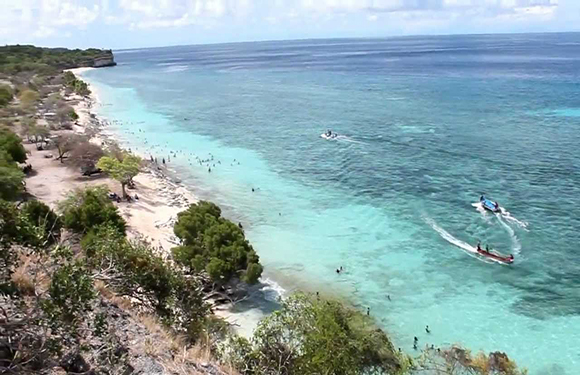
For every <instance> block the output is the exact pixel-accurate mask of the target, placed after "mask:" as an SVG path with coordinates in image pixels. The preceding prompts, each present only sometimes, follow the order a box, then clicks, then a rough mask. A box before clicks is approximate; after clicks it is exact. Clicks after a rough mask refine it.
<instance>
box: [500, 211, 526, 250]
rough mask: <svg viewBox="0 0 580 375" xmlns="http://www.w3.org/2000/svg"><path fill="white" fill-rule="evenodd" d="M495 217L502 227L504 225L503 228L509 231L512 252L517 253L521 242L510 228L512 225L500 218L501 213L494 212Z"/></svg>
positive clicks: (520, 247)
mask: <svg viewBox="0 0 580 375" xmlns="http://www.w3.org/2000/svg"><path fill="white" fill-rule="evenodd" d="M495 217H496V218H497V221H499V223H500V224H501V225H502V227H504V228H505V230H506V231H507V232H508V233H509V235H510V237H511V239H512V254H519V253H520V250H521V249H522V244H521V243H520V240H519V239H518V236H516V232H515V231H514V230H513V229H512V227H510V226H509V225H507V223H506V222H505V221H503V220H502V215H501V214H496V215H495Z"/></svg>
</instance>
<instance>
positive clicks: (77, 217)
mask: <svg viewBox="0 0 580 375" xmlns="http://www.w3.org/2000/svg"><path fill="white" fill-rule="evenodd" d="M107 194H108V190H107V188H106V187H105V186H98V187H92V188H87V189H85V190H75V191H74V192H72V193H71V194H69V196H68V197H67V198H66V199H65V200H64V201H63V202H61V204H60V205H59V209H60V210H61V212H62V214H63V217H64V225H65V227H67V228H69V229H71V230H73V231H75V232H78V233H87V232H89V231H90V230H91V229H93V228H96V227H98V226H100V225H107V226H110V227H112V228H114V229H115V230H116V231H117V232H119V233H120V234H122V235H125V228H126V223H125V220H123V218H122V217H121V216H120V215H119V213H118V211H117V208H116V207H115V205H113V203H112V202H111V201H110V200H109V198H108V196H107Z"/></svg>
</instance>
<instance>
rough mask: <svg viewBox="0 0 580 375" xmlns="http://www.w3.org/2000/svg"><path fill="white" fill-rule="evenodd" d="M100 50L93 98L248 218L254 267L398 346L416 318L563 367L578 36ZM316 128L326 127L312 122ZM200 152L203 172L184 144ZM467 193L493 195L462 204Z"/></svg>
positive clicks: (120, 130) (579, 165) (570, 316)
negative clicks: (333, 299) (338, 302)
mask: <svg viewBox="0 0 580 375" xmlns="http://www.w3.org/2000/svg"><path fill="white" fill-rule="evenodd" d="M115 59H116V60H117V62H118V63H119V65H118V66H117V67H115V68H112V69H99V70H93V71H90V72H87V73H86V74H85V77H86V78H87V80H89V81H90V82H91V83H93V85H94V86H95V88H96V89H97V91H98V95H99V97H100V100H101V102H102V106H101V107H100V108H99V109H98V113H100V114H101V115H103V116H105V117H107V118H108V119H109V120H111V121H112V122H113V125H112V130H113V131H115V132H116V133H117V134H118V136H119V137H121V138H122V139H123V140H124V142H126V144H127V145H128V146H131V147H132V148H133V149H136V150H138V151H139V152H141V153H143V154H144V155H148V154H149V153H151V154H153V155H155V156H158V157H161V156H164V155H167V154H168V153H169V150H173V151H177V152H178V156H177V158H174V159H173V160H172V164H171V165H172V168H174V169H176V170H177V171H178V172H179V173H180V175H181V176H182V178H183V180H184V182H185V183H187V184H189V185H190V186H192V187H193V188H194V190H195V191H196V192H197V193H198V195H199V196H200V197H202V198H206V199H212V200H215V201H217V202H218V203H220V204H221V205H222V206H223V207H224V208H225V210H226V212H227V213H228V215H230V216H232V217H234V218H235V219H236V220H241V221H243V222H244V223H245V227H246V228H247V233H248V236H249V238H250V240H251V241H252V242H253V243H254V244H255V247H256V249H257V250H258V253H259V255H260V256H261V258H262V261H263V263H264V264H265V265H266V276H267V277H269V278H273V279H274V280H276V281H278V282H280V283H281V284H282V285H283V286H284V287H286V288H288V289H291V288H296V287H298V288H304V287H309V288H312V289H313V290H314V289H317V290H318V289H320V290H326V291H329V292H333V293H336V294H339V295H341V296H344V297H346V298H348V299H350V300H351V301H352V302H353V303H354V304H356V305H357V306H360V308H361V309H366V306H370V307H371V312H372V314H373V316H375V317H376V318H377V320H378V321H379V322H380V324H381V325H383V326H384V327H385V328H386V329H387V330H389V331H390V332H391V333H392V334H393V335H394V337H395V339H396V343H397V345H399V346H402V347H403V348H405V349H410V347H411V346H412V337H413V336H415V335H416V336H419V338H420V340H421V344H422V345H423V344H424V343H430V344H431V343H433V344H435V345H446V344H451V343H456V342H460V343H463V344H465V345H467V346H469V347H470V348H472V349H473V350H478V349H484V350H488V351H489V350H502V351H506V352H507V353H508V354H509V355H511V356H512V357H514V358H515V359H516V360H517V361H518V362H519V363H521V364H522V365H524V366H526V367H529V368H530V370H531V374H575V373H576V368H577V367H578V366H579V365H580V289H579V283H580V264H579V262H580V251H579V250H578V245H577V244H578V243H579V242H580V235H579V233H578V228H579V227H580V211H579V207H580V188H579V187H578V182H579V181H580V162H579V161H578V160H579V157H580V151H579V149H578V144H580V34H522V35H482V36H448V37H447V36H444V37H441V36H438V37H408V38H396V39H356V40H355V39H334V40H308V41H285V42H260V43H238V44H220V45H206V46H186V47H170V48H156V49H146V50H129V51H117V52H116V53H115ZM329 128H330V129H332V130H333V131H335V132H336V133H338V134H340V137H339V139H338V140H333V141H327V140H324V139H322V138H321V137H320V134H321V133H322V132H324V131H325V130H326V129H329ZM210 153H211V155H213V156H214V161H213V162H211V163H210V164H211V165H210V166H211V168H212V172H211V173H208V171H207V169H208V166H207V165H204V166H200V165H199V164H198V163H197V162H196V159H195V157H196V156H199V157H200V158H202V159H203V158H207V157H210V156H209V155H210ZM234 159H236V161H235V162H234ZM218 160H219V163H217V161H218ZM238 162H240V164H239V165H238V164H237V163H238ZM214 163H215V164H216V166H215V167H214V166H213V164H214ZM252 188H254V189H255V192H252V190H251V189H252ZM482 192H485V193H486V194H488V195H489V196H490V197H491V198H492V199H494V200H497V201H499V203H500V204H501V205H502V206H503V207H505V209H506V210H507V213H506V214H504V215H500V216H494V215H492V214H490V213H483V212H481V211H480V210H478V208H477V207H474V205H473V203H475V202H477V201H478V198H479V196H480V194H481V193H482ZM478 241H482V243H484V244H490V246H491V247H493V248H495V249H497V250H499V251H500V252H502V253H505V254H509V253H513V254H514V256H515V257H516V261H515V263H514V265H512V266H502V265H499V264H496V263H490V262H484V261H482V260H481V259H479V258H477V257H476V256H475V255H473V254H472V252H473V246H474V245H475V244H476V243H477V242H478ZM340 265H341V266H343V267H344V268H345V272H344V273H343V274H341V275H337V274H336V273H335V272H334V270H335V269H336V267H338V266H340ZM387 295H389V296H390V297H391V301H388V299H387V298H386V296H387ZM426 324H428V325H429V326H430V327H431V329H432V333H431V334H430V335H427V334H425V333H424V327H425V325H426Z"/></svg>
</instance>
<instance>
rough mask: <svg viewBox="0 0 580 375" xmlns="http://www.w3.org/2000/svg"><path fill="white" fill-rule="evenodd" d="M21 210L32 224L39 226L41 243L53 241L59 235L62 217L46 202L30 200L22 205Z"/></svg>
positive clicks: (38, 232) (38, 234)
mask: <svg viewBox="0 0 580 375" xmlns="http://www.w3.org/2000/svg"><path fill="white" fill-rule="evenodd" d="M20 212H21V215H22V216H23V217H24V218H25V219H26V220H28V222H29V223H30V224H31V225H32V226H34V227H36V228H38V231H37V237H38V240H39V243H46V242H50V243H52V242H55V240H56V239H57V238H58V237H59V235H60V229H61V227H62V222H61V218H60V217H59V216H58V215H57V214H56V213H54V211H52V210H51V209H50V207H48V206H47V205H46V204H44V203H42V202H40V201H37V200H33V201H28V202H26V203H25V204H24V205H23V206H22V208H21V210H20Z"/></svg>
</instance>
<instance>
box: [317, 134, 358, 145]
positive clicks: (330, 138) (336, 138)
mask: <svg viewBox="0 0 580 375" xmlns="http://www.w3.org/2000/svg"><path fill="white" fill-rule="evenodd" d="M320 138H322V139H325V140H327V141H342V142H349V143H358V144H362V145H366V144H367V143H365V142H361V141H357V140H355V139H352V138H350V137H348V136H346V135H337V134H333V135H332V136H328V135H327V134H325V133H322V134H320Z"/></svg>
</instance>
